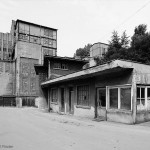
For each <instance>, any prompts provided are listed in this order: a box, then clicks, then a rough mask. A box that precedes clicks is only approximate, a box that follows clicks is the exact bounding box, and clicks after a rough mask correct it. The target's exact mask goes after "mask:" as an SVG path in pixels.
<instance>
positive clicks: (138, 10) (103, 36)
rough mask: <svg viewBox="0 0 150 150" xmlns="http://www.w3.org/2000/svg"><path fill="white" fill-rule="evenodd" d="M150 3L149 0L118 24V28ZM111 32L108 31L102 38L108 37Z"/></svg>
mask: <svg viewBox="0 0 150 150" xmlns="http://www.w3.org/2000/svg"><path fill="white" fill-rule="evenodd" d="M149 3H150V1H148V2H147V3H145V4H144V5H143V6H142V7H140V8H139V9H138V10H137V11H135V12H134V13H133V14H132V15H131V16H129V17H128V18H126V19H125V20H124V21H123V22H122V23H121V24H120V25H118V26H116V27H115V29H116V28H119V27H120V26H122V25H123V24H124V23H126V22H127V21H128V20H130V19H131V18H132V17H134V16H135V15H136V14H137V13H139V12H140V11H141V10H142V9H144V8H145V7H146V6H147V5H148V4H149ZM109 33H110V32H108V33H107V34H105V35H104V36H103V37H101V39H102V38H104V37H106V36H107V35H108V34H109Z"/></svg>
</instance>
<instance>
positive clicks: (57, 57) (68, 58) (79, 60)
mask: <svg viewBox="0 0 150 150" xmlns="http://www.w3.org/2000/svg"><path fill="white" fill-rule="evenodd" d="M44 57H45V58H50V59H57V60H69V61H78V62H83V63H88V62H89V61H87V60H82V59H75V58H73V57H60V56H50V55H45V56H44Z"/></svg>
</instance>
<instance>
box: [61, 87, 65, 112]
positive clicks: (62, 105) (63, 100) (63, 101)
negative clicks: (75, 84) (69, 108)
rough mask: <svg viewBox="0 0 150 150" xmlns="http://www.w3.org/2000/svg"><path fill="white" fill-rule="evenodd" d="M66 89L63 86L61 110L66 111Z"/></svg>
mask: <svg viewBox="0 0 150 150" xmlns="http://www.w3.org/2000/svg"><path fill="white" fill-rule="evenodd" d="M64 93H65V90H64V88H61V111H62V112H64V111H65V94H64Z"/></svg>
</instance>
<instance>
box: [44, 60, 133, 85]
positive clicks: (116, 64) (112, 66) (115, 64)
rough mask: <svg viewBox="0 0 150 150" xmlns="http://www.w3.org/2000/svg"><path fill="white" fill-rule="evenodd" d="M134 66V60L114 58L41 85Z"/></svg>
mask: <svg viewBox="0 0 150 150" xmlns="http://www.w3.org/2000/svg"><path fill="white" fill-rule="evenodd" d="M133 68H134V65H133V63H132V62H129V61H122V60H114V61H111V62H108V63H106V64H103V65H98V66H93V67H90V68H88V69H84V70H81V71H78V72H75V73H71V74H67V75H64V76H61V77H58V78H55V79H52V80H47V81H45V82H43V83H42V84H41V85H42V86H47V85H51V84H55V83H60V82H65V81H70V80H74V79H81V78H85V77H92V76H97V75H100V74H104V73H111V72H117V71H121V70H133Z"/></svg>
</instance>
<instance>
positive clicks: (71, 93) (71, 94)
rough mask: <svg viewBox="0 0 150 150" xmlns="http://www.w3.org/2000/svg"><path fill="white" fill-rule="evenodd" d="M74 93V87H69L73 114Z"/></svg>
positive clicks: (70, 111)
mask: <svg viewBox="0 0 150 150" xmlns="http://www.w3.org/2000/svg"><path fill="white" fill-rule="evenodd" d="M73 101H74V91H73V87H69V113H71V114H73Z"/></svg>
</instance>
